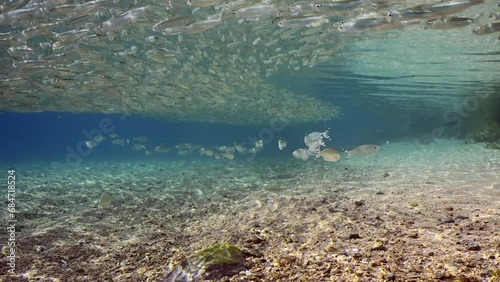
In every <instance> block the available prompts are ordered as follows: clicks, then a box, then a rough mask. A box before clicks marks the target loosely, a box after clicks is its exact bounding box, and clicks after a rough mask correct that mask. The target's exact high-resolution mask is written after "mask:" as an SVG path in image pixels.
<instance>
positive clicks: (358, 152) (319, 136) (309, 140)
mask: <svg viewBox="0 0 500 282" xmlns="http://www.w3.org/2000/svg"><path fill="white" fill-rule="evenodd" d="M326 139H328V140H330V130H329V129H328V130H325V131H323V132H317V131H315V132H311V133H309V134H307V135H306V136H305V137H304V144H305V145H306V146H307V148H299V149H297V150H295V151H293V152H292V156H293V157H294V158H296V159H299V160H303V161H307V160H309V158H310V157H314V158H320V157H321V158H323V160H324V161H325V162H331V163H334V162H337V161H338V160H340V158H341V156H342V155H341V153H340V152H339V151H337V150H336V149H334V148H324V147H326V144H325V140H326ZM379 150H380V146H378V145H360V146H358V147H356V148H354V149H353V150H350V151H348V150H345V151H344V153H345V155H346V159H348V158H349V157H351V156H356V157H369V156H372V155H375V154H376V153H377V152H378V151H379Z"/></svg>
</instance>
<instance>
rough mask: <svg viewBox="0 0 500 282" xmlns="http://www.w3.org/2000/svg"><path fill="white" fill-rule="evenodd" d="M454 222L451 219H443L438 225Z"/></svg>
mask: <svg viewBox="0 0 500 282" xmlns="http://www.w3.org/2000/svg"><path fill="white" fill-rule="evenodd" d="M454 222H455V220H454V219H453V218H444V219H442V220H441V221H440V222H439V223H440V224H446V223H454Z"/></svg>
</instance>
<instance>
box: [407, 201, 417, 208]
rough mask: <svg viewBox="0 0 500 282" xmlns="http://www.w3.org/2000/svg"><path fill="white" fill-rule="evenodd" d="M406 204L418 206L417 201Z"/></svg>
mask: <svg viewBox="0 0 500 282" xmlns="http://www.w3.org/2000/svg"><path fill="white" fill-rule="evenodd" d="M408 205H409V206H410V207H412V208H416V207H418V203H417V202H410V203H409V204H408Z"/></svg>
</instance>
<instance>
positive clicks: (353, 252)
mask: <svg viewBox="0 0 500 282" xmlns="http://www.w3.org/2000/svg"><path fill="white" fill-rule="evenodd" d="M345 254H346V255H348V256H352V257H353V258H360V257H361V256H362V255H361V252H360V251H359V249H356V248H352V249H346V250H345Z"/></svg>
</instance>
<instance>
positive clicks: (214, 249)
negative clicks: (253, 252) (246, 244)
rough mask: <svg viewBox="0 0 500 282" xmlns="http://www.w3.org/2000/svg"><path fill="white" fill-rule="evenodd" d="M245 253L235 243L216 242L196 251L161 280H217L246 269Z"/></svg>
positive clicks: (176, 281) (166, 281)
mask: <svg viewBox="0 0 500 282" xmlns="http://www.w3.org/2000/svg"><path fill="white" fill-rule="evenodd" d="M244 263H245V254H244V253H243V252H242V251H241V249H240V248H238V247H237V246H235V245H230V244H217V245H213V246H210V247H208V248H206V249H203V250H201V251H198V252H196V253H195V254H193V255H192V256H190V257H189V258H188V259H187V260H186V261H184V262H183V263H182V265H181V266H179V267H177V268H175V269H174V270H173V271H171V272H170V273H169V274H168V276H167V277H166V278H165V279H164V280H161V281H162V282H163V281H165V282H178V281H183V282H185V281H202V280H219V279H222V278H223V277H226V276H233V275H236V274H238V273H240V272H241V271H245V270H247V269H246V268H245V266H244Z"/></svg>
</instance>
